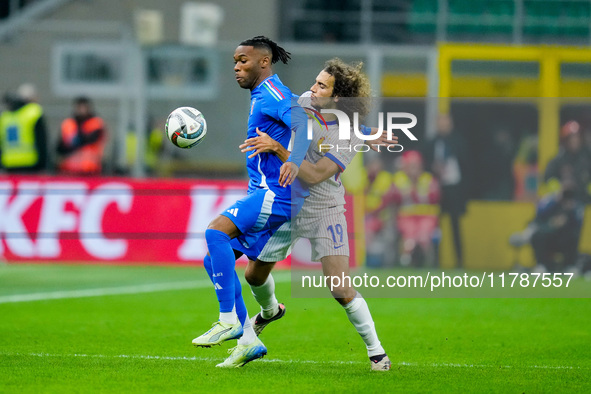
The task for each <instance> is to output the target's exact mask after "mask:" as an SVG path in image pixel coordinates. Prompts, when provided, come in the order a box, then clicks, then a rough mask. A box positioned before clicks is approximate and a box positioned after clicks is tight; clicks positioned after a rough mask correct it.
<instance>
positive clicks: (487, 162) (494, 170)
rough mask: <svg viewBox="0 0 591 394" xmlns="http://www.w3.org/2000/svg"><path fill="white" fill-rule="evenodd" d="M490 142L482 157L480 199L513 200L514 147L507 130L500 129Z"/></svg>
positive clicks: (492, 135) (494, 133)
mask: <svg viewBox="0 0 591 394" xmlns="http://www.w3.org/2000/svg"><path fill="white" fill-rule="evenodd" d="M491 137H492V141H491V142H490V144H489V146H488V148H487V149H486V150H485V151H484V154H483V155H482V159H483V172H482V174H481V175H482V177H483V179H486V182H482V183H481V185H482V187H481V190H482V194H481V196H482V198H484V199H485V200H492V201H510V200H513V192H514V188H515V180H514V177H513V160H514V158H515V147H514V144H513V139H512V138H511V133H510V132H509V130H507V129H504V128H501V129H497V130H495V131H494V132H493V133H492V134H491Z"/></svg>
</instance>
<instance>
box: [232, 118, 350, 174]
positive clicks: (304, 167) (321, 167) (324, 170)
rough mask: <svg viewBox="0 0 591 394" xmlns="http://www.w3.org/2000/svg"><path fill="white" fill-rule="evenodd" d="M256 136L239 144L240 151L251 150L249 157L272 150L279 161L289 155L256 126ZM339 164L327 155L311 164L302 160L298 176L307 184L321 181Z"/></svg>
mask: <svg viewBox="0 0 591 394" xmlns="http://www.w3.org/2000/svg"><path fill="white" fill-rule="evenodd" d="M257 134H258V135H259V136H258V137H254V138H249V139H247V140H245V141H244V143H243V144H242V145H240V149H241V151H242V152H243V153H244V152H252V151H254V152H253V153H252V154H251V155H250V156H248V157H249V158H250V157H255V156H256V155H258V154H259V153H263V152H272V153H275V154H276V155H277V156H278V157H279V158H280V159H281V161H283V162H285V161H286V160H287V158H288V157H289V151H288V150H287V149H285V148H284V147H283V146H282V145H281V144H280V143H278V142H277V141H275V140H274V139H273V138H271V137H269V135H268V134H266V133H263V132H262V131H260V130H259V129H258V128H257ZM339 170H340V169H339V166H338V165H337V164H336V163H335V162H334V161H332V160H330V159H329V158H328V157H323V158H322V159H320V160H319V161H318V162H317V163H316V164H312V163H310V162H309V161H307V160H304V161H303V162H302V164H301V165H300V171H299V173H298V178H300V179H301V180H302V181H304V182H306V183H307V184H309V185H315V184H317V183H320V182H323V181H325V180H327V179H328V178H330V177H331V176H333V175H335V174H336V173H337V172H339Z"/></svg>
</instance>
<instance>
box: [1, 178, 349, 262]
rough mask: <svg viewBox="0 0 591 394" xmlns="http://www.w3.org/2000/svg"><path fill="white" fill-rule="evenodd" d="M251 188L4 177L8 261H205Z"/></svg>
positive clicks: (3, 251) (243, 185)
mask: <svg viewBox="0 0 591 394" xmlns="http://www.w3.org/2000/svg"><path fill="white" fill-rule="evenodd" d="M246 188H247V183H246V182H245V181H211V180H176V179H154V178H152V179H145V180H138V179H129V178H99V177H97V178H60V177H41V176H39V177H33V176H31V177H28V176H19V177H12V176H4V177H0V257H2V258H3V259H5V260H7V261H12V262H19V261H35V260H37V261H49V262H52V261H53V262H64V261H65V262H105V261H112V262H122V263H163V264H165V263H201V262H202V261H203V258H204V257H205V255H206V253H207V246H206V243H205V238H204V232H205V229H206V228H207V225H208V224H209V223H210V222H211V220H212V219H214V218H215V217H216V216H217V215H218V214H219V213H220V212H222V211H223V209H225V208H226V207H228V206H230V205H232V204H233V203H234V202H235V201H236V200H237V199H239V198H241V197H243V196H244V195H246ZM349 224H350V229H349V230H350V231H351V232H352V227H353V226H352V221H351V220H349ZM301 259H303V260H302V261H300V260H301ZM297 260H298V261H297V262H298V263H302V264H306V263H307V262H306V261H305V257H303V258H302V257H298V258H297ZM294 263H295V261H294Z"/></svg>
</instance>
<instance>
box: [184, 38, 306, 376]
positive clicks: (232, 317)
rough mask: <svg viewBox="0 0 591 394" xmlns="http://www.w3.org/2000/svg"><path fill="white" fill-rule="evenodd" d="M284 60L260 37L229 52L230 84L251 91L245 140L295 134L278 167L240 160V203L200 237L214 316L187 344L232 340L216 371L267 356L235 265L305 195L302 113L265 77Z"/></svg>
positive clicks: (270, 158) (265, 157) (252, 254)
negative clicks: (244, 179) (244, 178)
mask: <svg viewBox="0 0 591 394" xmlns="http://www.w3.org/2000/svg"><path fill="white" fill-rule="evenodd" d="M289 59H290V54H289V52H286V51H285V50H284V49H283V48H281V47H280V46H279V45H277V44H276V43H275V42H273V41H272V40H270V39H268V38H267V37H263V36H258V37H254V38H252V39H249V40H246V41H243V42H241V43H240V45H239V46H238V47H237V48H236V51H235V53H234V64H235V66H234V72H235V76H236V82H238V85H240V87H241V88H243V89H249V90H250V92H251V102H250V115H249V119H248V133H247V137H248V138H252V137H256V136H257V133H256V129H257V127H258V128H259V129H260V130H262V131H264V132H265V133H267V134H268V135H269V136H271V137H272V138H273V139H274V140H275V141H278V142H279V143H280V144H281V145H283V146H284V147H286V148H287V146H288V144H289V142H290V139H291V134H292V131H295V132H296V133H295V138H294V144H293V150H292V153H291V155H290V156H289V158H288V160H287V161H286V162H285V163H283V162H282V161H281V160H280V159H279V158H278V157H277V156H276V155H274V154H272V153H265V154H261V155H257V156H256V157H247V159H246V168H247V171H248V176H249V178H250V182H249V185H248V194H247V196H246V197H245V198H243V199H241V200H239V201H237V202H236V203H235V204H234V205H232V206H231V207H228V209H226V210H225V212H223V213H222V214H220V215H219V216H218V217H217V218H215V219H214V220H213V221H212V222H211V223H210V224H209V226H208V228H207V230H206V231H205V239H206V242H207V247H208V250H209V253H208V255H207V256H206V258H205V260H204V266H205V269H206V270H207V273H208V274H209V276H210V278H211V280H212V282H213V283H214V287H215V291H216V296H217V298H218V302H219V305H220V315H219V320H218V321H217V322H215V323H214V324H213V327H212V328H211V329H210V330H209V331H207V332H206V333H205V334H203V335H201V336H199V337H197V338H195V339H194V340H193V344H194V345H195V346H198V347H210V346H212V345H219V344H221V343H222V342H224V341H226V340H229V339H237V338H239V339H238V345H237V346H236V347H235V348H233V349H231V355H230V356H229V357H228V358H227V359H226V360H225V361H224V362H223V363H221V364H218V365H217V366H218V367H240V366H242V365H244V364H246V363H248V362H250V361H252V360H255V359H257V358H260V357H263V356H264V355H265V354H267V349H266V348H265V346H264V345H263V343H262V342H261V341H260V340H259V339H258V338H257V336H256V334H255V332H254V330H253V328H252V326H251V324H250V321H249V319H248V314H247V311H246V306H245V305H244V300H243V298H242V294H241V291H242V289H241V285H240V280H239V279H238V275H237V274H236V271H235V265H236V259H237V258H238V257H240V256H241V255H242V254H245V255H246V256H247V257H248V258H249V259H250V260H256V258H257V256H258V255H259V254H260V252H261V251H262V248H263V247H264V245H265V244H266V242H267V240H268V239H269V238H270V237H271V235H273V234H274V232H275V231H276V230H277V229H278V228H279V227H281V225H282V224H283V223H285V222H287V221H289V220H291V217H292V215H295V214H297V212H298V211H299V209H300V208H301V206H302V205H303V201H304V197H305V196H306V189H304V188H303V187H302V186H301V185H300V184H299V181H298V180H296V176H297V174H298V169H299V165H300V164H301V163H302V161H303V160H304V157H305V155H306V151H307V149H308V145H309V143H310V141H309V140H308V139H307V134H306V125H307V116H306V113H305V112H304V110H303V109H302V108H298V107H294V108H292V96H293V95H292V93H291V91H290V90H289V88H287V87H286V86H285V85H283V83H282V82H281V80H279V77H278V76H277V75H275V74H273V71H272V64H274V63H276V62H277V61H281V62H283V63H284V64H286V63H287V62H288V61H289ZM292 183H293V184H292ZM292 189H293V190H292ZM292 196H293V198H292Z"/></svg>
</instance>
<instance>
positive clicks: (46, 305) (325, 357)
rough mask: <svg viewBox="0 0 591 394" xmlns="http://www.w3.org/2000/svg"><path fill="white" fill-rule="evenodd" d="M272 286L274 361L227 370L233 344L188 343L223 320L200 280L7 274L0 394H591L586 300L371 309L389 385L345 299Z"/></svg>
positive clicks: (34, 269)
mask: <svg viewBox="0 0 591 394" xmlns="http://www.w3.org/2000/svg"><path fill="white" fill-rule="evenodd" d="M276 275H277V278H278V279H280V280H279V281H278V282H279V283H278V284H277V293H278V298H279V300H280V301H281V302H284V303H285V304H286V306H287V313H286V316H285V318H284V319H282V320H280V321H278V322H276V323H273V324H272V325H270V326H269V327H267V329H266V330H265V332H263V334H262V335H261V339H262V340H263V342H264V343H265V345H266V346H267V348H268V350H269V353H268V355H267V356H266V357H265V358H263V359H261V360H256V361H254V362H252V363H250V364H247V365H246V366H245V367H243V368H240V369H235V370H220V369H219V368H216V367H215V365H216V364H217V363H219V362H221V361H222V360H223V359H224V358H225V357H226V355H227V350H228V349H229V348H231V347H232V346H234V345H235V342H233V343H226V344H223V345H222V346H218V347H214V348H211V349H196V348H194V347H193V346H192V345H191V340H192V339H193V338H194V337H196V336H197V335H199V334H201V333H203V332H204V331H205V330H207V329H208V328H209V327H210V325H211V323H212V322H213V321H214V320H216V318H217V302H216V300H215V295H214V292H213V290H212V287H211V285H209V284H208V283H207V281H208V279H207V276H206V274H205V271H204V270H203V269H201V268H196V267H155V266H93V265H28V264H27V265H20V264H18V265H4V266H0V392H7V393H23V392H44V393H45V392H56V393H57V392H59V393H62V392H202V391H203V392H217V393H224V392H305V391H311V392H510V393H524V392H525V393H528V392H591V300H590V299H446V298H440V299H424V298H423V299H368V303H369V305H370V309H371V311H372V314H373V316H374V320H375V323H376V327H377V331H378V334H379V336H380V339H381V341H382V344H383V346H384V347H385V348H386V350H387V351H388V354H389V356H390V358H391V360H392V364H393V366H392V370H391V371H389V372H386V373H384V372H371V371H370V370H369V361H368V359H367V355H366V351H365V347H364V346H363V342H362V340H361V339H360V338H359V336H358V335H357V333H356V332H355V330H354V329H353V327H352V326H351V325H350V323H349V321H348V320H347V317H346V315H345V313H344V311H343V310H342V308H341V307H340V306H339V305H338V304H337V303H336V302H335V301H333V300H331V299H328V298H326V299H302V298H291V295H290V287H289V273H288V272H283V273H281V272H278V273H277V274H276ZM580 280H583V279H580ZM155 285H156V286H155ZM158 286H160V288H158ZM99 288H102V289H104V288H108V289H112V288H115V289H116V291H115V292H121V291H120V290H121V289H127V293H126V294H111V295H109V294H106V295H101V296H93V297H83V296H84V295H89V294H92V292H94V291H95V289H99ZM155 289H156V290H159V291H154V290H155ZM72 291H79V292H78V293H72ZM56 292H57V293H56ZM40 293H41V294H40ZM244 293H245V300H246V303H247V306H248V308H249V312H250V314H254V313H255V312H256V311H257V307H256V305H255V301H254V299H253V298H252V296H251V295H250V292H249V291H245V292H244ZM30 294H35V296H34V297H33V298H40V299H38V300H32V299H29V300H26V299H25V298H26V297H25V296H24V295H30ZM64 295H65V296H68V295H75V296H76V297H75V298H57V299H50V297H51V296H54V297H57V296H61V297H63V296H64ZM14 301H20V302H14Z"/></svg>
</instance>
